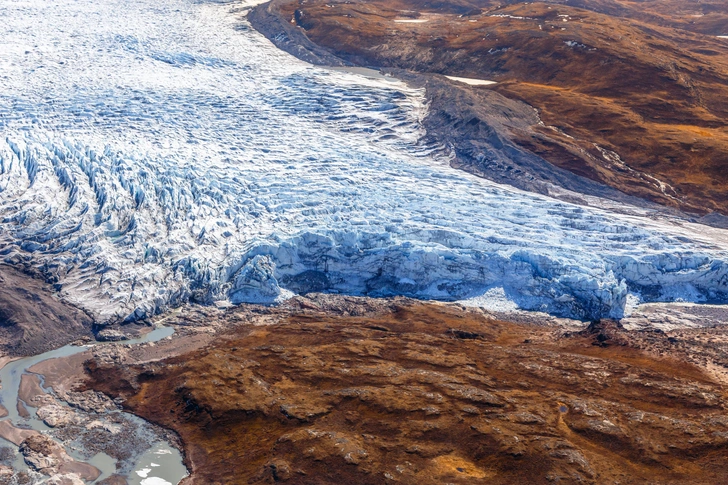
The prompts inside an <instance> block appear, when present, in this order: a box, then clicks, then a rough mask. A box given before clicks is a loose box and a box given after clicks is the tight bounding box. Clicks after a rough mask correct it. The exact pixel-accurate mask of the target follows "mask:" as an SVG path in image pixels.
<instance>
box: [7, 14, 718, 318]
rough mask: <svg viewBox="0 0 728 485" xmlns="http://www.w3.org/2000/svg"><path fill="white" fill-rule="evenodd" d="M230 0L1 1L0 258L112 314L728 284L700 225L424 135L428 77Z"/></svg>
mask: <svg viewBox="0 0 728 485" xmlns="http://www.w3.org/2000/svg"><path fill="white" fill-rule="evenodd" d="M230 9H231V7H230V5H228V4H223V5H221V4H206V3H204V2H203V3H200V2H193V1H187V0H160V1H158V2H147V1H141V0H128V1H123V2H122V1H120V0H99V1H94V2H91V1H86V0H81V1H70V0H59V1H57V2H52V3H51V4H48V3H47V2H41V1H39V0H24V1H22V2H21V1H18V0H9V1H6V2H3V3H2V5H0V15H1V16H2V17H3V18H4V19H5V21H4V22H3V23H1V24H0V39H1V40H0V81H1V82H0V255H1V256H0V257H2V260H3V261H4V262H6V263H10V264H22V265H30V266H32V267H34V268H36V269H37V270H39V271H40V272H41V273H42V274H44V275H45V276H46V277H47V278H48V279H49V281H52V282H53V283H54V284H56V288H57V289H58V291H59V292H60V293H61V294H62V295H63V296H64V297H65V298H67V299H68V300H70V301H72V302H74V303H76V304H78V305H80V306H82V307H84V308H85V309H87V310H88V311H90V312H92V313H94V314H95V315H96V317H97V318H98V319H99V321H101V322H103V321H110V320H116V319H136V318H143V317H146V316H150V315H152V314H154V313H157V312H160V311H163V310H165V309H166V308H168V307H170V306H174V305H179V304H183V303H185V302H188V301H195V302H204V303H211V302H215V301H220V300H229V301H231V302H233V303H241V302H262V303H274V302H276V301H279V300H281V299H282V298H285V297H287V296H289V295H291V294H292V293H302V292H308V291H329V292H340V293H348V294H361V295H372V296H385V295H409V296H414V297H418V298H433V299H442V300H457V299H463V298H469V297H473V296H477V295H481V294H483V293H485V292H486V291H487V290H489V289H490V288H493V287H499V288H503V290H504V292H505V294H506V295H507V296H508V298H509V299H511V300H512V301H514V302H515V303H517V304H518V305H519V306H520V307H522V308H525V309H535V310H544V311H548V312H551V313H554V314H558V315H564V316H571V317H577V318H597V317H601V316H612V317H619V316H621V315H622V313H623V312H624V308H625V303H626V297H627V295H628V293H629V292H633V293H638V294H640V295H641V296H642V298H643V299H644V300H648V301H657V300H674V299H683V300H689V301H701V300H707V299H711V300H724V299H725V298H726V293H727V292H728V289H727V288H726V261H728V253H727V252H726V251H725V248H724V243H722V242H720V240H717V239H716V240H714V241H712V240H711V239H710V238H709V237H704V235H701V234H699V233H695V232H694V229H692V228H690V227H680V226H678V225H674V224H671V223H668V222H654V221H652V220H650V219H649V218H647V217H644V218H640V217H636V216H629V217H627V216H622V215H618V214H610V213H608V212H605V211H602V210H598V209H590V208H585V207H580V206H575V205H571V204H567V203H564V202H559V201H555V200H552V199H549V198H546V197H542V196H537V195H533V194H527V193H523V192H520V191H517V190H512V189H509V188H505V187H501V186H498V185H495V184H493V183H490V182H487V181H485V180H482V179H478V178H475V177H473V176H471V175H468V174H466V173H463V172H460V171H457V170H454V169H452V168H450V167H449V166H448V160H447V159H446V157H445V156H444V155H442V153H441V151H440V150H439V149H438V147H432V146H426V145H423V144H422V143H420V141H419V140H420V138H421V136H422V129H421V125H420V120H421V118H422V116H424V114H425V110H426V106H424V104H423V98H422V95H423V93H422V92H420V91H418V90H415V89H411V88H409V87H407V86H406V85H404V84H402V83H400V82H397V81H394V80H392V81H383V80H372V79H367V78H363V77H360V76H357V75H353V74H347V73H342V72H334V71H329V70H325V69H320V68H314V67H311V66H308V65H305V64H303V63H301V62H298V61H296V60H295V59H293V58H291V57H290V56H288V55H287V54H284V53H282V52H279V51H277V50H276V49H275V48H274V47H273V46H271V45H270V44H269V43H268V42H267V41H266V40H265V39H263V38H262V37H261V36H259V35H258V34H257V33H255V32H254V31H251V30H250V29H249V28H248V27H247V24H246V23H245V22H244V21H243V20H241V18H240V14H239V13H238V14H234V13H231V12H230Z"/></svg>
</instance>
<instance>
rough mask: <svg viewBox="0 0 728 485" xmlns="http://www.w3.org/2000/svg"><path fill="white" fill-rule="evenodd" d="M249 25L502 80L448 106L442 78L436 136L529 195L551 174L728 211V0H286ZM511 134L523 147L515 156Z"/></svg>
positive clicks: (445, 71) (338, 51)
mask: <svg viewBox="0 0 728 485" xmlns="http://www.w3.org/2000/svg"><path fill="white" fill-rule="evenodd" d="M275 17H277V18H279V19H281V23H280V24H276V22H275V20H273V18H275ZM251 21H252V23H253V25H254V26H256V28H259V30H261V31H262V32H264V33H266V35H268V36H269V38H271V39H272V40H273V41H274V42H275V43H276V44H277V45H279V46H281V47H283V48H286V49H287V50H289V51H290V52H292V53H294V54H295V55H299V56H301V57H303V58H305V59H307V60H309V61H313V62H321V63H329V64H331V63H334V64H336V63H337V62H339V63H340V62H344V63H350V64H353V65H364V66H376V67H389V68H404V69H409V70H413V71H416V72H419V73H435V74H442V75H449V76H458V77H464V78H471V79H480V80H490V81H496V82H497V84H493V85H488V86H477V87H475V86H467V85H466V84H464V83H461V82H457V81H451V82H449V84H450V85H451V90H453V89H456V87H457V86H459V87H460V89H461V90H463V91H466V92H467V93H468V94H462V95H460V98H461V99H460V100H459V102H458V103H452V101H453V96H452V95H450V96H449V98H450V99H449V101H450V102H449V103H448V102H443V101H442V100H440V99H439V98H440V97H441V96H442V94H441V92H442V89H441V88H440V87H439V85H440V83H441V82H442V78H440V79H437V80H430V81H429V84H430V91H431V93H430V95H429V97H430V99H431V101H432V103H433V107H435V108H436V109H435V110H434V112H433V113H431V114H430V116H432V117H434V120H433V123H431V128H432V129H428V131H429V132H430V133H431V134H434V135H435V136H436V137H438V138H441V139H445V140H450V141H451V142H452V143H453V145H454V147H453V148H454V150H455V152H456V154H457V155H458V160H457V161H456V164H457V165H458V166H460V167H461V168H464V169H466V170H468V171H472V172H474V173H478V174H481V175H484V176H486V177H488V178H492V179H494V180H497V181H506V180H508V178H511V181H510V182H509V183H513V184H515V185H516V186H519V187H522V188H528V189H529V190H544V188H543V187H542V186H541V185H540V183H541V184H542V183H543V182H544V181H547V182H549V183H555V184H556V185H559V186H561V187H566V188H568V189H570V190H577V191H581V192H584V191H586V192H587V193H592V192H591V191H594V190H596V193H599V194H600V195H602V194H607V192H605V190H604V189H594V188H593V186H589V185H588V182H586V181H585V180H583V179H586V180H588V181H594V182H598V183H599V184H603V185H606V186H609V187H612V188H614V189H617V190H618V191H620V192H622V193H625V194H629V195H633V196H636V197H640V198H643V199H648V200H651V201H655V202H658V203H660V204H663V205H666V206H670V207H677V208H679V209H682V210H685V211H688V212H691V213H697V214H701V215H705V214H708V213H710V212H712V211H716V212H718V213H722V214H726V213H728V191H726V188H725V187H726V183H725V182H726V180H725V178H724V177H725V170H724V166H725V164H726V163H727V162H728V134H727V133H728V131H727V129H726V122H725V120H726V114H727V113H728V104H726V101H725V100H726V99H728V64H726V59H727V58H728V56H727V54H728V40H726V39H725V38H722V37H721V36H725V35H728V6H726V4H725V2H721V1H719V0H713V1H708V2H699V3H694V2H691V3H686V2H681V1H677V0H659V1H651V2H629V1H621V2H617V1H609V0H605V1H593V2H592V1H588V2H584V1H545V2H518V1H497V2H496V1H491V0H453V1H443V2H434V3H433V2H425V1H421V0H398V1H395V2H391V1H377V0H373V1H370V0H359V1H345V2H340V1H334V2H329V1H323V0H275V1H274V2H272V3H270V4H266V5H264V6H261V7H258V8H257V9H256V10H254V11H253V14H252V15H251ZM311 43H313V44H314V45H315V46H316V48H315V49H313V50H312V49H311V48H310V44H311ZM312 53H313V54H312ZM333 58H338V59H340V61H335V60H332V59H333ZM515 101H522V102H524V103H526V104H527V105H530V106H532V107H534V108H535V112H534V111H533V110H531V111H529V110H525V109H523V107H522V105H520V104H518V103H517V102H515ZM473 104H475V105H476V106H478V105H482V106H484V107H485V109H482V110H478V109H477V108H476V107H473ZM489 108H490V109H489ZM438 111H440V113H439V114H438ZM479 111H482V112H488V111H490V112H491V114H490V115H487V114H483V113H482V112H479ZM492 111H495V112H496V113H499V114H500V116H493V114H492ZM499 118H500V119H499ZM504 119H505V123H504V122H503V121H504ZM442 127H445V133H439V132H438V130H440V129H442ZM453 128H454V131H456V132H458V134H456V135H455V136H453V133H452V131H453ZM448 131H450V132H449V133H448ZM473 139H479V142H477V143H474V142H473ZM511 143H513V144H515V145H516V146H517V147H518V149H513V148H511V150H510V151H511V152H514V153H515V154H510V157H509V158H507V159H505V160H504V159H503V158H502V157H500V156H498V152H499V150H502V149H503V147H504V146H505V147H508V146H509V145H510V144H511ZM539 160H540V162H539ZM544 160H545V161H547V162H548V163H545V162H544ZM556 168H561V169H564V170H566V171H567V172H569V173H571V174H574V175H577V176H579V177H580V178H574V177H573V176H572V177H568V176H565V175H564V174H563V173H562V172H560V171H558V170H556ZM711 219H712V222H716V218H711ZM717 219H718V220H722V219H720V218H717ZM709 220H710V219H709Z"/></svg>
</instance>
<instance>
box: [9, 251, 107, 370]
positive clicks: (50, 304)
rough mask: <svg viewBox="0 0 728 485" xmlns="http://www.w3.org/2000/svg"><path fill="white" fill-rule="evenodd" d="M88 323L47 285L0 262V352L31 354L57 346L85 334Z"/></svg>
mask: <svg viewBox="0 0 728 485" xmlns="http://www.w3.org/2000/svg"><path fill="white" fill-rule="evenodd" d="M92 323H93V320H92V318H91V317H89V316H88V315H86V314H85V313H84V312H82V311H81V310H79V309H77V308H75V307H73V306H71V305H70V304H68V303H65V302H63V301H62V300H61V299H60V298H58V296H57V295H55V294H54V292H53V288H52V287H51V285H48V284H46V283H45V282H44V281H42V280H40V279H38V278H33V277H31V276H29V275H26V274H24V273H22V272H20V271H19V270H18V269H16V268H14V267H12V266H8V265H2V264H0V355H11V356H20V355H33V354H39V353H42V352H45V351H47V350H50V349H55V348H58V347H61V346H63V345H65V344H67V343H69V342H72V341H74V340H76V339H78V338H80V337H82V336H86V337H89V336H90V335H91V330H92ZM49 329H52V331H49Z"/></svg>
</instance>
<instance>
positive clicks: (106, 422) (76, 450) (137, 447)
mask: <svg viewBox="0 0 728 485" xmlns="http://www.w3.org/2000/svg"><path fill="white" fill-rule="evenodd" d="M173 333H174V329H173V328H171V327H158V328H155V329H154V330H152V331H151V332H149V333H147V334H145V335H143V336H142V337H140V338H137V339H132V340H127V341H124V343H123V345H129V346H133V345H137V344H143V343H147V342H157V341H159V340H161V339H163V338H165V337H169V336H170V335H172V334H173ZM96 345H106V344H102V343H99V344H96ZM88 348H89V346H75V345H66V346H64V347H61V348H59V349H55V350H51V351H48V352H44V353H42V354H38V355H34V356H30V357H25V358H22V359H18V360H14V361H11V362H8V363H7V364H6V365H5V366H4V367H3V368H2V369H1V370H0V403H1V404H2V405H3V407H4V408H5V410H6V411H7V416H5V417H3V418H1V419H0V422H7V423H5V424H10V425H11V426H12V427H17V428H19V429H21V430H22V431H21V432H24V433H28V432H30V430H32V431H34V432H42V433H45V434H46V435H47V436H50V437H52V438H58V437H59V435H56V434H54V433H53V432H52V431H53V430H51V428H50V427H49V426H47V425H46V423H45V422H44V421H43V420H41V419H39V417H38V416H37V415H36V412H38V414H40V412H41V411H40V410H41V409H43V408H44V407H45V409H48V408H49V407H53V406H56V407H57V406H58V403H59V402H60V401H56V400H55V399H52V398H51V399H50V402H52V403H54V404H51V406H48V404H49V399H45V400H42V402H40V403H39V402H35V401H32V402H25V401H23V399H22V398H19V394H20V388H21V385H22V384H21V380H22V379H23V376H24V375H25V376H26V378H27V377H28V376H30V375H36V376H37V375H38V374H34V369H32V368H33V366H35V365H36V364H39V363H41V362H45V361H47V360H49V359H58V358H63V357H69V356H72V355H75V354H78V353H81V352H84V351H85V350H88ZM40 382H41V383H42V384H44V380H43V377H42V376H41V381H40ZM19 406H22V409H24V410H26V412H28V414H27V415H26V416H25V417H23V416H20V414H19V412H18V408H19ZM61 406H62V407H66V406H65V404H62V405H61ZM36 408H38V409H36ZM68 412H70V413H72V415H73V416H74V419H73V420H71V426H75V427H74V428H73V429H74V432H75V433H76V435H77V436H76V438H75V440H72V442H71V443H67V444H66V445H65V446H63V450H64V452H66V453H68V455H69V456H70V459H71V460H77V461H78V462H83V463H87V464H88V465H91V467H94V468H96V470H97V472H95V473H96V475H98V476H97V477H96V478H95V479H91V478H88V477H87V479H86V480H85V482H86V483H97V482H101V481H103V480H104V479H106V478H108V477H110V476H112V475H115V474H119V473H122V474H125V475H127V481H128V482H129V483H130V484H131V485H135V484H137V485H153V484H157V485H164V484H177V483H179V481H180V480H181V479H183V478H184V477H185V476H187V475H188V472H187V469H186V468H185V466H184V464H183V462H182V456H181V454H180V452H179V450H177V449H176V448H174V447H172V446H170V444H169V443H166V442H165V441H164V440H162V439H161V438H159V437H158V436H156V435H155V434H154V433H153V432H152V431H151V430H150V429H149V428H150V427H151V425H150V424H149V423H147V422H145V421H144V420H142V419H140V418H138V417H136V416H134V415H131V414H128V413H125V412H121V411H110V412H108V413H106V414H96V413H93V412H91V413H86V412H84V410H83V409H81V408H68ZM96 428H104V429H106V430H107V432H109V433H111V435H112V436H111V440H112V441H114V440H117V441H119V443H116V445H113V446H111V447H110V448H111V449H114V450H116V449H124V447H126V448H127V449H126V450H124V451H122V452H121V453H120V455H121V456H123V457H124V458H123V459H122V460H121V461H119V462H117V459H115V458H112V457H110V456H109V455H108V454H106V453H104V452H94V451H90V450H89V449H88V448H89V443H94V446H96V447H99V443H98V440H99V437H98V435H96V434H95V431H94V429H96ZM4 429H6V431H7V428H4ZM56 431H58V430H56ZM86 434H89V436H86ZM60 436H64V435H63V430H61V433H60ZM63 439H66V440H67V439H68V436H67V435H65V436H64V438H62V439H61V440H56V441H55V442H56V443H57V444H58V445H59V446H61V444H60V443H62V440H63ZM107 439H108V438H107ZM122 442H123V443H122ZM6 444H8V443H6V442H5V440H3V439H2V438H0V446H4V445H6ZM15 444H16V445H17V443H15ZM11 449H14V450H15V453H16V459H15V461H14V463H13V467H14V468H15V471H21V470H26V471H27V470H29V468H28V466H27V465H26V463H25V461H24V459H23V456H22V455H21V454H20V452H19V451H18V450H17V447H13V448H11ZM46 478H47V477H44V476H43V475H41V474H39V473H34V474H31V475H30V479H31V480H32V482H33V483H45V482H44V479H46Z"/></svg>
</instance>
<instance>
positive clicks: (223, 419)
mask: <svg viewBox="0 0 728 485" xmlns="http://www.w3.org/2000/svg"><path fill="white" fill-rule="evenodd" d="M676 311H677V310H674V311H673V310H670V308H667V307H666V308H665V310H664V312H661V311H658V310H657V309H656V308H652V309H650V310H649V311H648V312H647V313H646V314H645V315H644V316H641V317H639V316H638V317H635V318H636V319H637V320H639V321H641V322H642V325H637V323H635V325H636V326H637V327H639V329H638V330H627V329H625V328H624V327H623V326H622V325H621V324H620V323H618V322H616V321H611V320H602V321H599V322H593V323H592V324H591V325H588V326H587V325H586V324H581V323H580V322H574V321H566V320H563V321H556V320H553V319H552V320H549V319H547V318H546V319H544V318H542V319H540V322H541V325H540V326H536V325H533V324H532V323H526V321H528V320H529V319H533V315H531V316H529V315H528V314H523V318H524V319H525V320H524V323H513V322H508V321H505V320H504V319H503V318H502V317H499V316H497V315H494V314H489V313H486V312H483V311H482V310H478V309H466V308H463V307H461V306H458V305H443V304H426V303H418V302H414V301H411V300H406V299H394V300H372V299H362V298H352V297H336V296H326V295H310V296H309V297H307V298H303V297H296V298H294V299H293V300H290V301H289V302H287V303H286V304H285V305H282V306H281V307H278V308H266V307H255V306H249V305H243V306H242V307H239V308H237V309H231V310H228V311H226V312H219V311H218V312H212V313H211V312H210V311H209V310H207V311H206V313H207V317H206V318H199V317H200V316H201V315H200V314H197V315H196V317H195V318H184V319H183V320H184V321H187V322H188V323H187V324H186V325H188V327H184V328H187V330H186V331H185V333H186V334H187V335H188V337H179V339H180V340H179V341H183V340H184V339H185V338H189V336H191V335H201V334H200V333H199V332H202V334H207V333H206V332H209V330H204V331H203V328H208V329H209V328H216V329H217V330H216V332H217V335H216V337H215V338H214V339H213V340H208V343H207V344H205V346H203V347H200V348H198V349H197V350H192V351H179V352H172V353H171V354H172V355H171V356H170V357H168V358H166V359H161V360H152V361H150V360H148V355H147V357H146V358H145V357H143V356H142V354H137V355H136V356H135V355H132V354H129V353H122V354H119V353H118V351H115V350H114V349H121V347H107V349H106V350H105V351H104V353H103V354H97V355H96V356H95V358H94V359H92V360H90V361H88V362H86V364H85V365H86V370H87V372H88V376H89V380H88V381H87V382H86V384H85V385H86V386H88V387H89V388H93V389H97V390H102V391H104V392H105V393H108V394H109V395H111V396H112V397H114V398H118V399H119V400H121V401H123V406H124V407H126V408H127V409H130V410H132V411H133V412H134V413H137V414H139V415H140V416H143V417H145V418H146V419H149V420H151V421H152V422H154V423H157V424H159V425H162V426H164V427H166V428H169V429H172V430H174V431H176V432H177V433H178V434H179V436H180V437H181V440H182V442H183V445H184V447H185V453H186V462H187V465H188V468H190V469H191V472H192V475H191V476H190V477H189V478H188V479H187V481H186V482H185V483H200V484H202V483H204V484H217V483H220V484H222V483H246V484H247V483H273V482H275V483H278V482H286V483H312V482H315V483H342V482H347V483H382V484H384V483H424V484H429V483H432V484H436V483H437V484H439V483H446V482H447V483H463V484H466V483H467V484H472V483H489V484H497V483H504V484H506V483H599V484H606V483H664V484H668V483H671V484H684V483H691V484H715V483H722V482H723V481H725V480H726V479H728V477H727V476H726V469H725V466H724V465H725V458H724V453H723V452H724V450H725V447H726V445H728V420H726V418H725V413H726V409H725V402H724V395H725V392H726V384H727V383H728V380H726V379H725V378H724V377H721V374H720V373H719V372H715V370H716V369H726V366H727V365H728V354H726V353H725V351H724V350H722V349H724V348H725V343H726V342H727V341H728V334H727V333H726V331H725V329H724V328H723V327H722V326H720V325H719V323H720V319H719V318H718V319H715V318H713V319H711V318H710V316H709V315H708V314H707V313H705V312H702V313H701V312H700V311H698V312H697V313H695V314H694V316H693V319H694V320H696V321H697V320H698V319H700V321H701V322H702V325H700V326H696V327H695V328H682V329H680V330H679V331H677V330H676V331H673V330H668V331H662V330H660V329H659V328H658V327H656V326H655V325H650V324H648V323H645V322H648V321H651V322H652V323H659V315H660V314H663V313H665V312H666V313H670V312H673V313H672V314H673V315H674V314H675V313H674V312H676ZM680 311H681V312H683V314H685V315H688V314H693V313H692V312H691V310H690V309H689V308H687V307H681V310H680ZM708 313H710V312H708ZM532 321H533V320H532ZM536 321H538V319H537V320H536ZM549 321H550V324H548V325H547V324H546V323H547V322H549ZM197 328H199V331H198V330H196V329H197ZM142 351H143V349H140V350H138V352H142Z"/></svg>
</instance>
